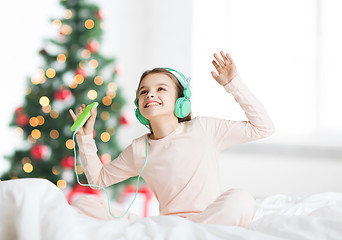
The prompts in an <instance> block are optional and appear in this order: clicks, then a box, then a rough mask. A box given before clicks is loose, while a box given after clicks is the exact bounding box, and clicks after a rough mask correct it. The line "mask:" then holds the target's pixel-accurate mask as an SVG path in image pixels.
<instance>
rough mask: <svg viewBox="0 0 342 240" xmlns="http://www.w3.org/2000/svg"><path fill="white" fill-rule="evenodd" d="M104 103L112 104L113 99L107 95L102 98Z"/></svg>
mask: <svg viewBox="0 0 342 240" xmlns="http://www.w3.org/2000/svg"><path fill="white" fill-rule="evenodd" d="M102 103H103V104H104V105H106V106H109V105H110V104H112V99H111V98H110V97H108V96H105V97H103V98H102Z"/></svg>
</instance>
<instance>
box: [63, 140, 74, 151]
mask: <svg viewBox="0 0 342 240" xmlns="http://www.w3.org/2000/svg"><path fill="white" fill-rule="evenodd" d="M65 146H66V147H67V148H68V149H73V148H74V142H73V141H72V139H69V140H67V141H66V142H65Z"/></svg>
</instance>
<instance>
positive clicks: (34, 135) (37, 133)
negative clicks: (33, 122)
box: [31, 129, 42, 139]
mask: <svg viewBox="0 0 342 240" xmlns="http://www.w3.org/2000/svg"><path fill="white" fill-rule="evenodd" d="M41 135H42V134H41V132H40V131H39V130H38V129H33V130H32V132H31V136H32V137H33V138H34V139H38V138H40V136H41Z"/></svg>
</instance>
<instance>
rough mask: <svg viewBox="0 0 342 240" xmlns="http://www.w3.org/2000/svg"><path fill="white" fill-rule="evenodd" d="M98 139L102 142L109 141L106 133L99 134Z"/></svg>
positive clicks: (108, 135)
mask: <svg viewBox="0 0 342 240" xmlns="http://www.w3.org/2000/svg"><path fill="white" fill-rule="evenodd" d="M100 138H101V140H102V141H103V142H108V141H109V140H110V134H109V133H107V132H104V133H102V134H101V137H100Z"/></svg>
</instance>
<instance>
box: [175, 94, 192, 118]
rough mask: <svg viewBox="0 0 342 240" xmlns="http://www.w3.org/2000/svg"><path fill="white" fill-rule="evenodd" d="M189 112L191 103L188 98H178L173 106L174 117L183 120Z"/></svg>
mask: <svg viewBox="0 0 342 240" xmlns="http://www.w3.org/2000/svg"><path fill="white" fill-rule="evenodd" d="M190 111H191V103H190V101H189V99H188V98H185V97H180V98H178V99H177V101H176V104H175V115H176V117H178V118H185V117H186V116H188V115H189V113H190Z"/></svg>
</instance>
